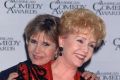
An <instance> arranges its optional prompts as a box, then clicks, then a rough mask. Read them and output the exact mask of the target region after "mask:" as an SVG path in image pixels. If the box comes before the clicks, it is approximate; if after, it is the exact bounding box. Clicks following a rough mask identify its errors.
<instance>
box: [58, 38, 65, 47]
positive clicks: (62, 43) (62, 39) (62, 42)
mask: <svg viewBox="0 0 120 80" xmlns="http://www.w3.org/2000/svg"><path fill="white" fill-rule="evenodd" d="M58 40H59V46H60V47H63V45H64V40H65V37H64V36H59V39H58Z"/></svg>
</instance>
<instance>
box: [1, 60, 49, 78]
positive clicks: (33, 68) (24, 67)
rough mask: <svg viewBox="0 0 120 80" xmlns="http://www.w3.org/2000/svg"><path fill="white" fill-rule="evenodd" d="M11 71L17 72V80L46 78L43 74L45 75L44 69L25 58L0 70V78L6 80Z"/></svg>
mask: <svg viewBox="0 0 120 80" xmlns="http://www.w3.org/2000/svg"><path fill="white" fill-rule="evenodd" d="M12 72H18V74H19V77H17V78H16V79H17V80H33V79H34V80H47V79H46V78H45V77H44V76H45V75H46V70H45V69H44V68H43V67H41V66H37V65H34V64H31V61H29V60H27V61H24V62H21V63H19V64H17V65H15V66H13V67H11V68H9V69H7V70H5V71H2V72H0V80H7V78H8V76H9V74H10V73H12Z"/></svg>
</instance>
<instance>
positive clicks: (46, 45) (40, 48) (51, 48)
mask: <svg viewBox="0 0 120 80" xmlns="http://www.w3.org/2000/svg"><path fill="white" fill-rule="evenodd" d="M56 49H57V48H56V44H55V43H54V42H53V41H52V40H50V39H49V38H48V37H47V36H46V35H45V34H44V33H37V34H35V35H32V36H31V37H30V40H29V42H28V54H29V57H30V59H31V61H32V63H33V64H36V65H44V64H46V63H48V62H49V61H50V60H52V59H53V57H54V55H55V52H56Z"/></svg>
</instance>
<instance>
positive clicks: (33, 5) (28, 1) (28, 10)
mask: <svg viewBox="0 0 120 80" xmlns="http://www.w3.org/2000/svg"><path fill="white" fill-rule="evenodd" d="M42 6H43V4H40V2H37V0H7V1H5V2H4V7H5V8H6V9H7V13H12V14H37V13H38V11H39V10H40V9H41V8H42Z"/></svg>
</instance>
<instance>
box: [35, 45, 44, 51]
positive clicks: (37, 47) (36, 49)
mask: <svg viewBox="0 0 120 80" xmlns="http://www.w3.org/2000/svg"><path fill="white" fill-rule="evenodd" d="M42 51H43V48H42V47H41V46H40V45H38V44H37V45H36V47H35V52H36V53H41V52H42Z"/></svg>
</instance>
